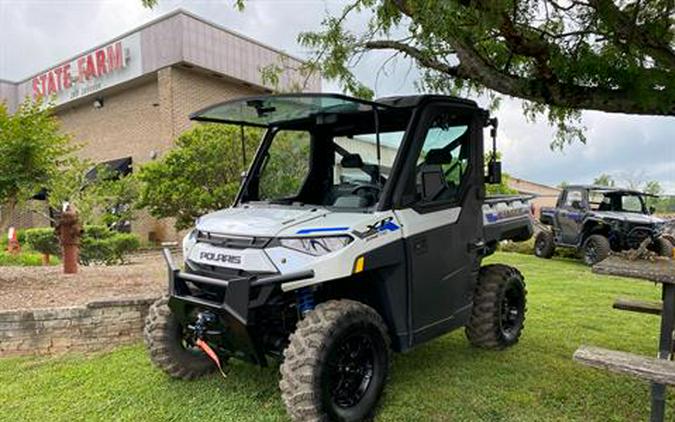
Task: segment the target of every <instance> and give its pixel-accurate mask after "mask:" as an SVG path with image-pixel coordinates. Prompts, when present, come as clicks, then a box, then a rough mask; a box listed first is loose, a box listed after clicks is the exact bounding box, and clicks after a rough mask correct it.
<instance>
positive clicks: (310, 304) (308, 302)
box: [296, 287, 315, 315]
mask: <svg viewBox="0 0 675 422" xmlns="http://www.w3.org/2000/svg"><path fill="white" fill-rule="evenodd" d="M296 296H297V298H298V310H299V311H300V314H301V315H305V314H306V313H307V312H309V311H311V310H313V309H314V306H315V303H314V293H313V292H312V290H311V289H310V288H309V287H303V288H301V289H298V290H297V293H296Z"/></svg>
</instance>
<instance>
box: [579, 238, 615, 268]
mask: <svg viewBox="0 0 675 422" xmlns="http://www.w3.org/2000/svg"><path fill="white" fill-rule="evenodd" d="M611 251H612V248H611V246H610V244H609V240H608V239H607V238H606V237H605V236H603V235H601V234H592V235H590V236H588V239H586V241H585V242H584V246H583V248H582V250H581V252H582V256H583V259H584V262H585V263H586V265H595V264H597V263H598V262H600V261H602V260H603V259H605V258H607V257H608V256H609V253H610V252H611Z"/></svg>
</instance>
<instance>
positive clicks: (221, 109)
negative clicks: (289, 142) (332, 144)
mask: <svg viewBox="0 0 675 422" xmlns="http://www.w3.org/2000/svg"><path fill="white" fill-rule="evenodd" d="M375 105H376V104H375V103H372V102H370V101H364V100H359V99H356V98H350V97H346V96H343V95H338V94H282V95H272V96H269V95H268V96H264V97H250V98H244V99H238V100H234V101H227V102H224V103H221V104H217V105H215V106H211V107H208V108H206V109H203V110H200V111H198V112H196V113H194V114H192V116H190V118H191V119H193V120H203V121H211V122H221V123H241V124H245V125H250V126H261V127H271V126H280V125H284V124H286V125H288V124H299V123H301V121H303V120H306V119H311V118H315V117H317V116H321V115H326V114H333V115H335V114H349V113H357V112H372V111H373V107H374V106H375ZM377 107H378V108H380V109H387V108H389V107H388V106H385V105H382V104H377Z"/></svg>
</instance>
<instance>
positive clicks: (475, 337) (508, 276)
mask: <svg viewBox="0 0 675 422" xmlns="http://www.w3.org/2000/svg"><path fill="white" fill-rule="evenodd" d="M526 296H527V290H526V289H525V282H524V281H523V276H522V275H521V274H520V272H519V271H518V270H517V269H515V268H513V267H509V266H507V265H501V264H495V265H486V266H484V267H481V269H480V274H479V276H478V285H477V286H476V293H475V296H474V300H473V309H472V311H471V319H470V320H469V324H468V325H467V326H466V336H467V338H468V339H469V341H470V342H471V344H473V345H474V346H478V347H484V348H488V349H503V348H505V347H508V346H511V345H513V344H516V343H517V342H518V339H519V338H520V335H521V333H522V331H523V327H524V323H525V310H526Z"/></svg>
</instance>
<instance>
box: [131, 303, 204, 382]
mask: <svg viewBox="0 0 675 422" xmlns="http://www.w3.org/2000/svg"><path fill="white" fill-rule="evenodd" d="M143 338H144V340H145V345H146V347H147V348H148V352H149V353H150V360H152V362H153V363H154V364H155V365H156V366H157V367H159V368H160V369H161V370H163V371H164V372H165V373H167V374H168V375H169V376H170V377H172V378H179V379H185V380H187V379H194V378H198V377H201V376H202V375H206V374H208V373H210V372H213V371H214V370H215V369H216V366H215V365H214V364H213V362H211V361H210V360H209V359H208V358H207V357H206V355H205V354H204V353H202V352H201V350H199V349H198V348H197V347H196V346H194V345H192V344H191V342H190V341H189V336H188V335H187V333H186V330H185V328H184V327H183V326H182V325H181V324H180V323H179V322H178V319H176V317H175V316H174V315H173V314H172V313H171V309H169V297H168V296H164V297H162V298H160V299H158V300H157V301H156V302H155V303H153V304H152V305H151V306H150V309H149V310H148V316H147V318H146V320H145V328H144V329H143Z"/></svg>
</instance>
